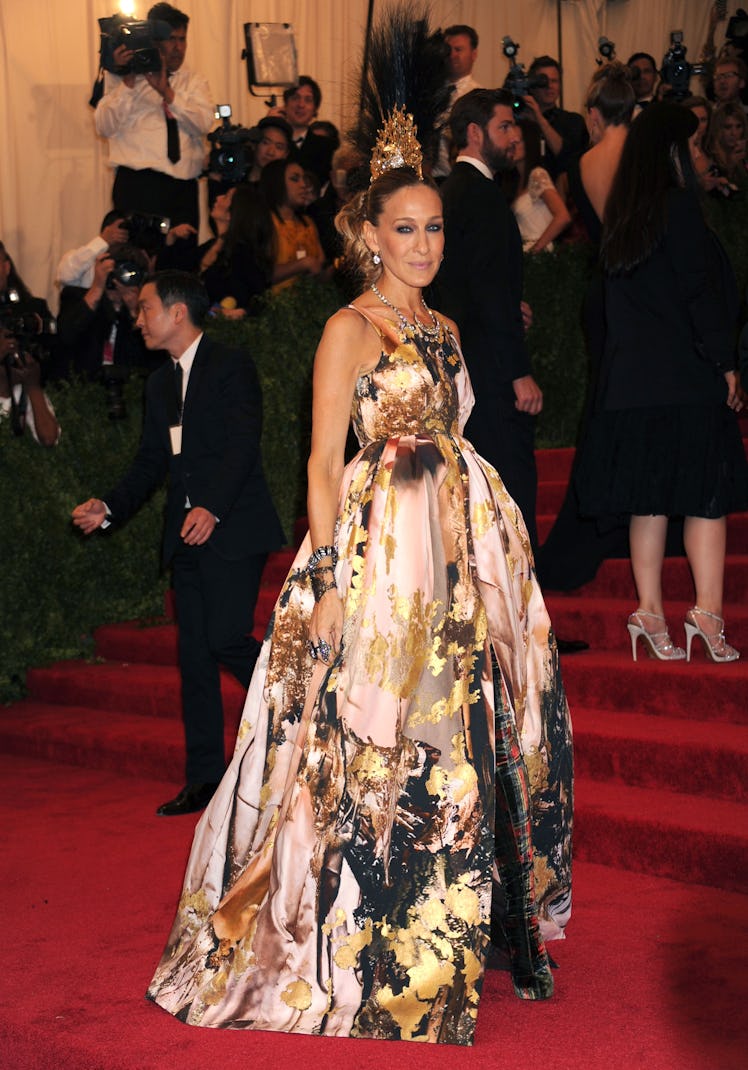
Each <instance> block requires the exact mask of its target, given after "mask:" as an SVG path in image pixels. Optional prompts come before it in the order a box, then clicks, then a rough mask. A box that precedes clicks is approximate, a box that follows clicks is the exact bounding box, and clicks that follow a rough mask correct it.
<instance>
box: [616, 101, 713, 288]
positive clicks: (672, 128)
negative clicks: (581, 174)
mask: <svg viewBox="0 0 748 1070" xmlns="http://www.w3.org/2000/svg"><path fill="white" fill-rule="evenodd" d="M697 126H698V120H697V119H696V116H695V115H694V114H693V112H692V111H690V110H689V109H688V108H681V107H680V106H679V105H678V104H669V103H661V104H650V105H649V106H648V107H647V108H646V109H645V110H644V111H643V112H642V113H641V115H639V116H638V117H637V118H636V119H635V120H634V122H633V123H632V124H631V130H630V131H629V133H628V136H627V137H626V143H625V145H624V148H623V152H622V154H621V162H620V163H619V165H618V170H617V172H616V176H615V178H614V179H613V185H612V188H611V191H610V195H609V197H608V200H607V204H606V206H605V219H604V220H603V236H602V243H601V247H600V257H601V262H602V266H603V268H604V269H605V271H606V272H607V273H608V274H610V275H618V274H627V273H629V272H631V271H633V269H634V268H635V267H638V265H639V264H643V263H644V262H645V261H646V260H648V259H649V258H650V256H651V255H652V253H653V252H654V251H655V249H656V248H657V246H658V245H659V244H660V242H661V241H662V239H663V237H664V235H665V231H666V229H667V202H668V194H669V192H670V190H672V189H677V188H686V189H691V190H694V191H697V190H698V185H697V180H696V175H695V173H694V170H693V164H692V162H691V153H690V151H689V146H688V139H689V137H690V136H691V134H692V133H693V132H694V130H695V129H696V127H697Z"/></svg>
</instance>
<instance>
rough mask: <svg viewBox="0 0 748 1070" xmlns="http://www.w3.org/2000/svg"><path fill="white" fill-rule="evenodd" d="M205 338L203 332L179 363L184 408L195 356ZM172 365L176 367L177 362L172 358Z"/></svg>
mask: <svg viewBox="0 0 748 1070" xmlns="http://www.w3.org/2000/svg"><path fill="white" fill-rule="evenodd" d="M202 337H203V332H202V331H201V332H200V334H199V335H198V336H197V338H196V339H195V341H194V342H193V343H192V344H191V345H189V346H187V348H186V349H185V351H184V353H183V354H182V355H181V357H179V363H180V365H181V367H182V406H184V399H185V398H186V397H187V382H188V380H189V378H190V372H191V371H192V365H193V364H194V363H195V354H196V353H197V347H198V346H199V345H200V340H201V338H202ZM172 365H176V361H175V360H174V358H173V357H172Z"/></svg>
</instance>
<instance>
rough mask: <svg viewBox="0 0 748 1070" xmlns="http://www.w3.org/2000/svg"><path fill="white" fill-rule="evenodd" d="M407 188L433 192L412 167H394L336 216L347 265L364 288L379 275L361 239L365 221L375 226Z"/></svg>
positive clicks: (425, 180)
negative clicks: (384, 212)
mask: <svg viewBox="0 0 748 1070" xmlns="http://www.w3.org/2000/svg"><path fill="white" fill-rule="evenodd" d="M409 186H427V187H428V188H429V189H433V190H436V186H435V185H434V183H433V182H431V181H430V180H429V179H423V178H420V177H419V175H418V172H417V171H414V170H413V168H412V167H395V168H393V169H392V170H390V171H385V172H384V174H382V175H380V176H379V178H377V179H375V180H374V182H372V183H371V185H370V186H368V187H367V189H364V190H362V191H361V192H360V193H358V194H356V196H355V197H354V198H353V199H352V200H350V201H349V202H348V204H346V205H344V206H343V207H342V208H341V209H340V211H339V212H338V214H337V215H336V216H335V229H336V230H337V232H338V234H340V236H341V237H342V239H343V258H344V260H345V262H346V265H347V266H348V267H349V268H350V269H351V270H352V271H354V272H355V274H356V275H357V276H358V277H359V278H360V279H361V280H362V281H363V283H364V285H366V286H369V285H370V284H371V283H372V282H376V281H377V279H378V278H379V276H380V275H381V274H382V265H381V264H375V263H374V260H373V259H372V251H371V249H370V248H369V246H368V245H367V244H366V242H365V240H364V222H365V221H366V220H368V221H369V222H370V223H371V224H372V226H376V225H377V224H378V222H379V219H380V217H381V215H382V212H383V211H384V207H385V205H386V203H387V201H388V200H389V199H390V197H392V196H393V195H394V194H395V193H398V192H399V191H400V190H401V189H407V188H408V187H409ZM437 192H438V191H437Z"/></svg>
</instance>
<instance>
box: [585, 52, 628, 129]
mask: <svg viewBox="0 0 748 1070" xmlns="http://www.w3.org/2000/svg"><path fill="white" fill-rule="evenodd" d="M635 104H636V94H635V93H634V87H633V85H632V83H631V72H630V70H629V68H628V67H627V66H626V65H625V64H623V63H619V62H618V60H613V61H612V62H611V63H606V64H604V65H603V66H602V67H600V69H599V70H597V71H595V74H594V75H593V78H592V82H591V83H590V87H589V89H588V90H587V99H586V101H585V107H586V108H587V111H590V110H591V109H592V108H597V110H598V111H599V112H600V115H601V116H602V119H603V122H604V123H605V125H606V126H624V125H625V126H628V125H629V123H630V122H631V116H632V114H633V111H634V105H635Z"/></svg>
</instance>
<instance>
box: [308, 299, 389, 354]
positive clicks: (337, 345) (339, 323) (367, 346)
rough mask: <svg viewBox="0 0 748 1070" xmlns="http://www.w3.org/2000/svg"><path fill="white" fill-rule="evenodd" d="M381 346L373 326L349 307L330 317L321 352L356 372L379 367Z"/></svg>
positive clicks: (321, 341) (323, 336)
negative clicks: (374, 366) (347, 365)
mask: <svg viewBox="0 0 748 1070" xmlns="http://www.w3.org/2000/svg"><path fill="white" fill-rule="evenodd" d="M380 348H381V345H380V340H379V336H378V334H377V332H376V329H375V328H374V327H373V325H372V324H371V323H370V322H369V321H368V320H367V318H366V317H365V316H364V315H363V314H362V313H361V312H360V311H358V310H357V309H356V307H355V306H351V305H346V306H345V307H344V308H340V309H338V311H337V312H336V313H334V315H332V316H330V318H329V320H328V321H327V323H326V324H325V329H324V332H323V334H322V338H321V340H320V344H319V348H318V350H317V353H318V356H319V355H320V354H325V353H332V352H334V353H335V355H336V361H337V362H338V364H339V363H340V361H341V359H342V360H344V361H345V363H346V364H350V365H351V366H352V367H354V368H356V369H359V370H360V369H361V368H365V367H368V366H370V365H376V363H377V361H378V359H379V351H380Z"/></svg>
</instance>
